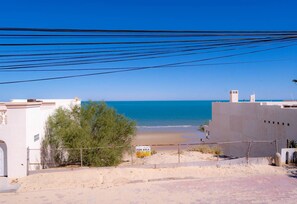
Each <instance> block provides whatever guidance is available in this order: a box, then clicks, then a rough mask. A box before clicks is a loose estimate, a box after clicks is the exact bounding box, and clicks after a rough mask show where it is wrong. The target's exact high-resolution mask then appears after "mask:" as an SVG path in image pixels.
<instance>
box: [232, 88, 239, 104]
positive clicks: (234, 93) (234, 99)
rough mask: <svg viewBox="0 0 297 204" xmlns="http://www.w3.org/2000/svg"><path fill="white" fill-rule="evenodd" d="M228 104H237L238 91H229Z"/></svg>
mask: <svg viewBox="0 0 297 204" xmlns="http://www.w3.org/2000/svg"><path fill="white" fill-rule="evenodd" d="M230 102H231V103H238V90H231V91H230Z"/></svg>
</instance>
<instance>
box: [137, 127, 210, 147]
mask: <svg viewBox="0 0 297 204" xmlns="http://www.w3.org/2000/svg"><path fill="white" fill-rule="evenodd" d="M203 136H204V133H203V132H200V131H198V130H197V127H195V126H186V127H181V126H178V127H177V126H154V127H153V128H151V127H149V128H146V127H138V128H137V133H136V136H135V138H134V140H133V142H132V143H133V145H158V144H160V145H162V144H176V145H177V144H181V143H190V144H191V143H198V142H200V138H202V137H203Z"/></svg>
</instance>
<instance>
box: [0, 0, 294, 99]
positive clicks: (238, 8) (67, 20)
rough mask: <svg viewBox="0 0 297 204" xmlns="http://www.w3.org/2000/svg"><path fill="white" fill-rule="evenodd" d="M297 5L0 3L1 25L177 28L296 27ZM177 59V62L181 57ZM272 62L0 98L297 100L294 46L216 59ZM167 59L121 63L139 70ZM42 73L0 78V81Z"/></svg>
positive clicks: (54, 84)
mask: <svg viewBox="0 0 297 204" xmlns="http://www.w3.org/2000/svg"><path fill="white" fill-rule="evenodd" d="M296 8H297V2H296V1H293V0H292V1H285V0H284V1H273V0H270V1H259V0H258V1H256V0H233V1H231V0H225V1H219V0H218V1H212V0H205V1H199V0H196V1H194V0H193V1H190V0H182V1H172V0H171V1H167V0H163V1H162V0H150V1H144V0H135V1H131V0H126V1H120V0H119V1H115V0H108V1H100V0H97V1H88V0H84V1H75V0H71V1H62V0H59V1H58V0H57V1H55V0H51V1H40V0H39V1H30V0H26V1H21V0H19V1H15V0H9V1H8V0H7V1H4V0H3V1H1V7H0V27H49V28H94V29H175V30H297V12H296ZM181 60H182V59H181ZM257 60H274V61H267V62H261V63H250V64H236V65H220V66H211V67H198V68H197V67H196V68H187V69H184V68H175V69H170V70H168V69H163V70H144V71H139V72H133V73H132V72H131V73H121V74H114V75H105V76H93V77H87V78H76V79H67V80H59V81H48V82H37V83H27V84H15V85H0V100H1V101H7V100H9V99H11V98H72V97H75V96H78V97H80V98H82V99H84V100H88V99H92V100H204V99H227V98H228V91H229V90H230V89H238V90H239V92H240V98H241V99H247V98H248V97H249V95H250V94H252V93H256V96H257V98H258V99H297V85H295V84H293V83H292V82H291V81H292V79H294V78H297V46H294V47H289V48H286V49H279V50H274V51H269V52H265V53H257V54H253V55H248V56H241V57H234V58H232V59H231V58H230V59H225V60H220V61H215V62H234V61H257ZM168 62H170V59H156V60H155V61H149V62H148V61H138V62H137V61H134V62H126V63H119V64H117V65H118V66H130V65H133V66H143V65H148V64H158V63H168ZM44 76H46V74H44V73H43V74H34V75H33V74H22V75H16V74H11V73H6V74H4V73H0V81H8V80H16V79H28V78H38V77H44Z"/></svg>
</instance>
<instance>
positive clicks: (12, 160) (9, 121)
mask: <svg viewBox="0 0 297 204" xmlns="http://www.w3.org/2000/svg"><path fill="white" fill-rule="evenodd" d="M54 101H55V100H48V101H47V102H29V103H27V102H26V100H14V101H13V102H9V103H0V112H1V118H2V120H1V122H0V141H1V148H2V146H4V143H5V146H6V153H5V154H6V156H7V162H6V163H5V164H6V169H7V172H6V174H7V176H8V177H11V178H18V177H23V176H26V175H27V170H35V169H38V168H40V164H38V163H40V160H41V159H40V150H39V149H40V148H41V142H42V140H43V138H44V135H45V123H46V120H47V118H48V116H49V115H51V114H53V112H54V111H55V110H56V108H58V107H60V106H63V107H65V108H69V107H70V106H73V105H80V101H79V100H70V99H68V100H57V103H55V102H54ZM3 117H4V118H5V119H3ZM2 141H3V142H4V143H3V142H2ZM27 148H30V149H33V150H30V151H29V153H30V154H29V155H27V153H28V151H27ZM34 149H38V150H36V151H35V150H34ZM28 156H29V157H28ZM27 158H30V161H29V162H30V163H36V164H32V165H30V166H29V167H28V168H27V163H28V161H27Z"/></svg>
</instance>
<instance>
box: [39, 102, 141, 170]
mask: <svg viewBox="0 0 297 204" xmlns="http://www.w3.org/2000/svg"><path fill="white" fill-rule="evenodd" d="M135 125H136V124H135V122H134V121H132V120H130V119H128V118H126V117H125V116H123V115H120V114H118V113H117V112H116V111H115V110H114V109H112V108H109V107H108V106H107V105H106V104H105V103H104V102H101V103H95V102H88V103H87V104H85V105H83V106H81V107H79V106H74V107H72V108H71V109H62V108H59V109H57V110H56V112H55V113H54V114H53V115H52V116H50V117H49V118H48V121H47V124H46V135H45V139H44V141H43V154H44V155H45V157H51V160H53V161H54V162H55V163H57V164H62V163H63V160H65V156H63V155H65V154H66V155H67V156H66V157H67V158H66V159H67V161H68V162H78V161H80V151H79V150H80V148H83V162H84V165H89V166H111V165H117V164H119V163H120V162H121V159H122V156H123V154H124V152H125V151H127V150H129V149H130V145H131V142H132V139H133V137H134V135H135V132H136V126H135ZM98 147H102V148H98ZM62 149H66V150H65V151H63V153H64V154H61V151H62ZM55 150H56V151H55ZM57 150H59V151H57ZM49 152H50V153H49ZM48 159H49V158H48Z"/></svg>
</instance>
